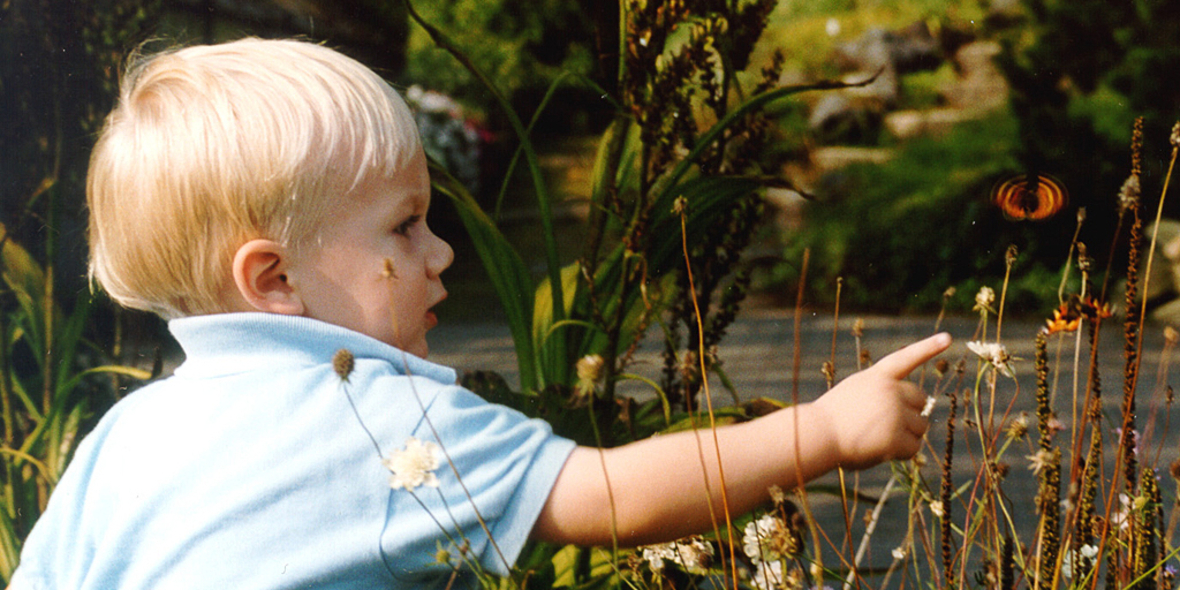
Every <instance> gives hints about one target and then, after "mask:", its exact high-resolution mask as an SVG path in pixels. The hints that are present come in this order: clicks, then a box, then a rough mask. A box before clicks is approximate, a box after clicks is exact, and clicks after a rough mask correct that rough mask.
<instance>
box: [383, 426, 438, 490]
mask: <svg viewBox="0 0 1180 590" xmlns="http://www.w3.org/2000/svg"><path fill="white" fill-rule="evenodd" d="M441 462H442V448H441V447H439V446H438V445H437V444H435V443H433V442H430V441H421V440H418V439H416V438H414V437H412V436H411V437H410V438H408V439H406V447H405V448H404V449H402V450H401V451H394V452H393V453H390V455H389V458H388V459H385V460H384V461H382V462H381V463H382V464H383V465H385V467H386V468H387V469H389V471H390V472H392V473H393V476H392V477H390V478H389V487H391V488H393V489H395V490H396V489H401V488H404V489H405V490H407V491H411V492H412V491H414V488H416V487H418V486H426V487H429V488H437V487H438V485H439V481H438V477H437V476H435V475H434V470H435V469H438V466H439V464H440V463H441Z"/></svg>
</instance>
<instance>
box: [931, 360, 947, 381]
mask: <svg viewBox="0 0 1180 590" xmlns="http://www.w3.org/2000/svg"><path fill="white" fill-rule="evenodd" d="M950 368H951V364H950V363H949V362H947V360H946V359H938V360H937V361H934V371H935V372H937V373H938V375H939V376H940V377H941V376H943V375H946V372H947V370H949V369H950Z"/></svg>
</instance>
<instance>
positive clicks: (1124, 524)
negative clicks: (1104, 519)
mask: <svg viewBox="0 0 1180 590" xmlns="http://www.w3.org/2000/svg"><path fill="white" fill-rule="evenodd" d="M1131 510H1132V507H1131V497H1130V496H1128V495H1127V494H1119V509H1118V510H1115V511H1113V512H1112V513H1111V515H1110V523H1111V524H1113V525H1114V526H1116V527H1118V529H1119V530H1120V531H1125V530H1127V529H1128V528H1129V527H1130V526H1131Z"/></svg>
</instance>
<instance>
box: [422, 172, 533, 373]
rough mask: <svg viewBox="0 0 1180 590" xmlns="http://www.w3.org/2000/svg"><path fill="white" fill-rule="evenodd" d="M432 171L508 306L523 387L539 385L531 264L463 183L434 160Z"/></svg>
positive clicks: (510, 326) (509, 322)
mask: <svg viewBox="0 0 1180 590" xmlns="http://www.w3.org/2000/svg"><path fill="white" fill-rule="evenodd" d="M430 174H431V178H432V179H433V183H434V188H435V189H437V190H438V191H439V192H440V193H442V194H443V195H446V196H447V197H449V198H450V199H451V202H452V203H454V204H455V209H456V211H458V213H459V219H460V220H461V221H462V222H463V226H464V227H465V228H466V229H467V233H468V234H469V235H470V236H471V241H472V243H473V244H474V245H475V251H476V254H478V255H479V259H480V262H482V263H483V267H484V271H486V272H487V274H488V280H490V281H491V283H492V288H493V289H495V291H496V295H497V296H498V297H499V299H500V303H501V304H502V305H503V306H504V313H505V314H506V315H507V319H508V329H509V331H511V333H512V343H513V345H514V346H515V348H516V362H517V366H518V367H519V369H520V384H521V387H522V388H523V389H525V390H526V391H533V390H536V389H539V387H540V386H541V383H542V380H541V375H540V373H539V372H538V367H537V352H536V349H535V347H534V344H533V340H532V332H531V330H532V321H533V297H534V295H533V292H534V290H535V288H534V286H533V279H532V277H531V276H530V275H529V272H528V268H526V267H525V264H524V261H523V260H522V259H521V258H520V254H518V253H517V252H516V250H515V249H514V248H513V247H512V245H511V244H509V243H508V239H507V238H505V237H504V234H503V233H501V232H500V229H499V228H497V227H496V224H495V223H493V222H492V220H491V218H490V217H488V215H487V213H484V211H483V209H481V208H480V206H479V203H477V202H476V201H475V197H473V196H472V195H471V193H470V192H469V191H468V190H467V189H466V188H465V187H464V186H463V185H462V183H460V182H458V181H457V180H455V178H454V177H453V176H451V175H450V173H449V172H447V171H446V169H445V168H443V167H442V166H440V165H439V164H438V163H437V162H435V161H433V160H431V161H430Z"/></svg>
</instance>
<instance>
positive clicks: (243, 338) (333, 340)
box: [168, 312, 456, 384]
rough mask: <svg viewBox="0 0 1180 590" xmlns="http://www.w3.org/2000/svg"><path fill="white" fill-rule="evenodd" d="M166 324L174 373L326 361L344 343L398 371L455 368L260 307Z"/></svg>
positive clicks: (435, 373)
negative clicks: (176, 362)
mask: <svg viewBox="0 0 1180 590" xmlns="http://www.w3.org/2000/svg"><path fill="white" fill-rule="evenodd" d="M168 330H169V331H171V332H172V335H173V336H174V337H175V338H176V340H177V342H179V343H180V347H181V348H182V349H183V350H184V353H185V361H184V363H183V364H181V366H180V367H177V369H176V374H177V375H178V376H185V377H215V376H220V375H229V374H234V373H242V372H246V371H253V370H258V369H268V370H280V369H281V367H284V366H286V367H290V366H308V365H316V364H322V363H331V362H332V359H333V357H334V356H335V355H336V352H337V351H339V350H340V349H342V348H343V349H348V351H349V352H351V353H352V355H353V356H354V357H355V358H377V359H384V360H387V361H389V362H390V364H392V365H393V367H394V370H395V371H397V372H398V373H400V374H403V375H414V376H419V377H426V378H428V379H431V380H433V381H437V382H439V383H444V384H453V383H455V381H456V374H455V370H454V369H451V368H449V367H444V366H442V365H438V364H435V363H432V362H430V361H427V360H425V359H422V358H420V357H417V356H414V355H412V354H410V353H408V352H405V351H402V350H400V349H398V348H395V347H393V346H390V345H388V344H386V343H384V342H381V341H380V340H377V339H375V338H371V337H369V336H366V335H364V334H361V333H359V332H354V331H352V330H349V329H347V328H342V327H340V326H337V325H334V324H329V323H326V322H321V321H319V320H314V319H311V318H305V317H300V316H290V315H282V314H272V313H259V312H250V313H227V314H212V315H200V316H191V317H186V318H180V319H175V320H172V321H170V322H168Z"/></svg>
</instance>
